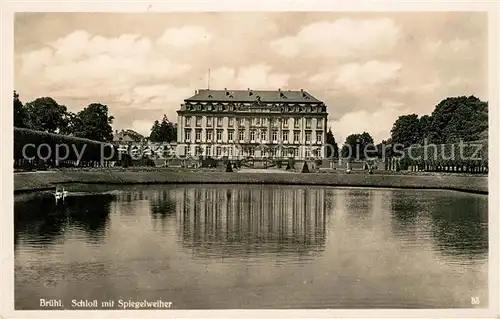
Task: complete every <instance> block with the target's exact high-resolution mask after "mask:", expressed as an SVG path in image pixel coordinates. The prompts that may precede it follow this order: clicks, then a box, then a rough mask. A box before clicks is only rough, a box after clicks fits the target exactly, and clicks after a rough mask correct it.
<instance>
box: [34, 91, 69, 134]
mask: <svg viewBox="0 0 500 319" xmlns="http://www.w3.org/2000/svg"><path fill="white" fill-rule="evenodd" d="M24 110H25V112H26V122H25V124H26V126H27V127H29V128H31V129H33V130H38V131H45V132H49V133H57V132H59V131H61V130H64V128H65V127H66V125H67V124H68V123H67V121H66V113H67V109H66V106H64V105H60V104H58V103H57V102H56V101H55V100H54V99H53V98H51V97H41V98H38V99H36V100H34V101H31V102H29V103H26V105H25V109H24Z"/></svg>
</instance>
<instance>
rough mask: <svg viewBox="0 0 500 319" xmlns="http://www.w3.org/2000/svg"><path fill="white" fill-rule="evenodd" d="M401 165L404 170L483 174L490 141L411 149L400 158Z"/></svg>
mask: <svg viewBox="0 0 500 319" xmlns="http://www.w3.org/2000/svg"><path fill="white" fill-rule="evenodd" d="M399 165H400V166H401V169H404V170H407V169H411V170H415V169H416V170H426V171H467V172H480V173H483V172H486V171H487V168H488V141H487V140H483V141H475V142H466V143H463V144H441V145H427V146H422V147H409V148H407V149H405V150H404V154H403V156H401V157H400V160H399Z"/></svg>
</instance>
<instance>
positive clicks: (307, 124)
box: [306, 118, 311, 128]
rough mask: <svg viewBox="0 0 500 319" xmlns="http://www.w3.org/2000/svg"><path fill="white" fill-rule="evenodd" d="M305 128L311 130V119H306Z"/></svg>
mask: <svg viewBox="0 0 500 319" xmlns="http://www.w3.org/2000/svg"><path fill="white" fill-rule="evenodd" d="M306 128H311V119H310V118H307V119H306Z"/></svg>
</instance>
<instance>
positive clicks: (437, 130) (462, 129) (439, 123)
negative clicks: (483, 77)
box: [430, 95, 488, 144]
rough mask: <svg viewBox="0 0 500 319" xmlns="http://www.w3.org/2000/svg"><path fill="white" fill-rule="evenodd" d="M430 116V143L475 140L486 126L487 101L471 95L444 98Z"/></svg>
mask: <svg viewBox="0 0 500 319" xmlns="http://www.w3.org/2000/svg"><path fill="white" fill-rule="evenodd" d="M431 117H432V121H431V125H430V131H431V136H430V137H431V142H432V143H436V144H444V143H453V142H456V141H457V140H459V139H463V140H465V141H471V140H475V139H478V138H480V134H481V133H482V132H483V131H484V130H487V128H488V102H483V101H481V100H480V99H478V98H477V97H475V96H473V95H471V96H469V97H467V96H459V97H451V98H446V99H444V100H442V101H441V102H439V104H438V105H436V108H435V109H434V111H433V112H432V115H431Z"/></svg>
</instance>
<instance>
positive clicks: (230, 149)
mask: <svg viewBox="0 0 500 319" xmlns="http://www.w3.org/2000/svg"><path fill="white" fill-rule="evenodd" d="M228 151H229V154H228V155H229V156H233V148H232V147H230V148H229V149H228Z"/></svg>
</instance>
